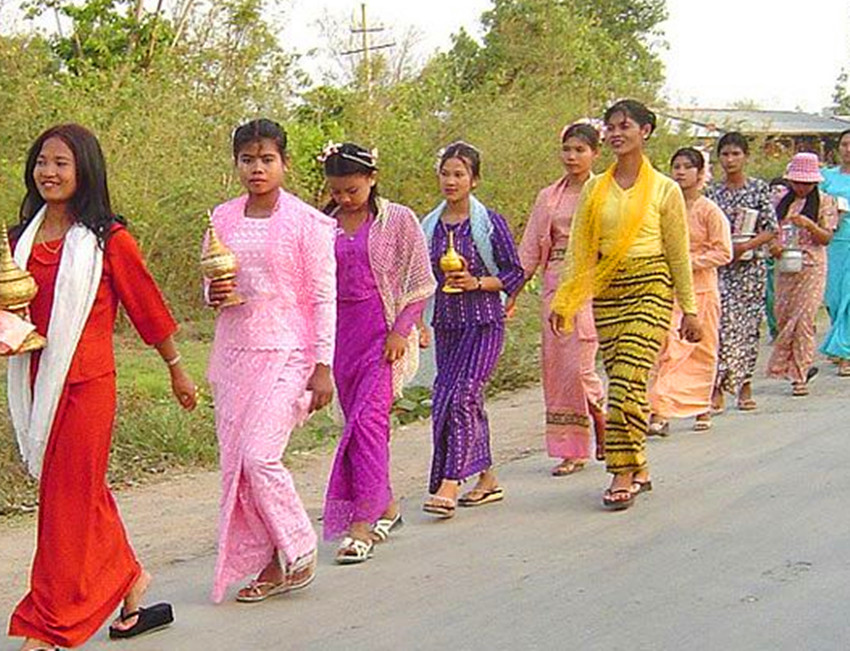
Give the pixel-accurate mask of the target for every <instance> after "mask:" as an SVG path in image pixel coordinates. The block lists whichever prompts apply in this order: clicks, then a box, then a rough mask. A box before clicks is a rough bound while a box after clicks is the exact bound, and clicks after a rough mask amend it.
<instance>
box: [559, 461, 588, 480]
mask: <svg viewBox="0 0 850 651" xmlns="http://www.w3.org/2000/svg"><path fill="white" fill-rule="evenodd" d="M585 463H586V462H585V461H576V460H575V459H564V460H563V461H562V462H561V463H559V464H558V465H557V466H555V467H554V468H552V476H553V477H566V476H567V475H574V474H575V473H577V472H581V471H582V470H584V466H585Z"/></svg>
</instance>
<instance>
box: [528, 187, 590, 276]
mask: <svg viewBox="0 0 850 651" xmlns="http://www.w3.org/2000/svg"><path fill="white" fill-rule="evenodd" d="M569 187H570V186H569V183H568V177H567V176H564V177H562V178H561V179H560V180H558V181H557V182H556V183H553V184H552V185H550V186H548V187H546V188H543V189H542V190H541V191H540V193H539V194H538V195H537V201H535V202H534V207H533V208H532V209H531V216H530V217H529V219H528V224H526V226H525V232H524V233H523V236H522V242H520V245H519V248H518V252H519V259H520V262H522V268H523V269H524V270H525V277H526V278H531V276H533V275H534V273H535V272H536V271H537V268H538V267H540V266H542V267H543V268H544V269H545V268H546V265H547V263H548V261H549V254H550V253H551V251H552V218H553V216H554V215H556V214H558V212H559V211H565V212H569V213H570V215H572V212H573V211H574V209H575V206H576V202H577V200H578V196H579V195H578V194H576V195H575V196H574V197H572V196H568V195H567V189H568V188H569ZM568 204H569V205H568Z"/></svg>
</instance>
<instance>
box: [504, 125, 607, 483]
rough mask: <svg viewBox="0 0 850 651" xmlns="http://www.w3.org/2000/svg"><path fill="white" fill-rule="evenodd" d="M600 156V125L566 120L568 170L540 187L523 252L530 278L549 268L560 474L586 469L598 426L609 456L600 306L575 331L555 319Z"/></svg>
mask: <svg viewBox="0 0 850 651" xmlns="http://www.w3.org/2000/svg"><path fill="white" fill-rule="evenodd" d="M598 157H599V131H598V129H597V127H595V126H593V125H592V124H590V123H587V122H577V123H575V124H571V125H569V126H567V127H566V128H564V130H563V132H562V134H561V161H562V162H563V164H564V167H565V168H566V174H565V175H564V176H563V177H562V178H561V179H560V180H559V181H558V182H557V183H554V184H553V185H550V186H549V187H547V188H544V189H543V190H541V192H540V194H539V195H538V196H537V201H536V202H535V204H534V208H533V210H532V211H531V217H530V218H529V220H528V224H527V225H526V228H525V234H524V235H523V238H522V242H521V243H520V245H519V258H520V260H521V261H522V266H523V269H524V270H525V277H526V279H530V278H531V277H532V276H534V274H535V273H536V272H537V269H538V268H541V269H542V270H543V305H542V323H543V328H542V336H543V345H542V348H541V353H542V355H541V357H542V359H541V365H542V368H543V396H544V399H545V402H546V448H547V450H548V452H549V456H550V457H552V458H555V459H560V460H561V462H560V463H559V464H558V465H556V466H555V467H554V468H553V469H552V474H553V475H555V476H556V477H560V476H564V475H570V474H572V473H574V472H577V471H579V470H582V469H583V468H584V466H585V464H586V463H587V461H588V459H589V458H590V439H591V432H593V431H594V430H595V432H596V441H597V446H596V457H597V458H599V459H601V458H604V445H603V444H602V442H603V441H604V436H605V432H604V429H605V416H604V415H603V411H602V408H603V403H604V400H605V387H604V386H603V384H602V380H601V379H600V378H599V375H598V374H597V372H596V352H597V350H598V348H599V342H598V340H597V337H596V326H595V325H594V323H593V306H592V304H591V302H590V301H588V302H587V305H585V307H584V309H582V310H581V311H580V312H579V313H578V314H577V315H576V316H575V326H574V328H573V331H572V332H571V333H570V334H569V335H560V336H559V335H556V334H555V333H554V332H552V329H551V328H550V327H549V312H550V303H551V302H552V297H553V296H554V295H555V291H556V290H557V289H558V284H559V282H560V280H561V275H562V273H563V269H564V257H565V254H566V251H567V247H568V245H569V241H570V224H571V222H572V216H573V213H574V212H575V209H576V205H577V203H578V198H579V195H580V194H581V190H582V188H583V187H584V183H585V181H587V179H589V178H590V176H591V168H592V166H593V162H594V161H595V160H596V159H597V158H598Z"/></svg>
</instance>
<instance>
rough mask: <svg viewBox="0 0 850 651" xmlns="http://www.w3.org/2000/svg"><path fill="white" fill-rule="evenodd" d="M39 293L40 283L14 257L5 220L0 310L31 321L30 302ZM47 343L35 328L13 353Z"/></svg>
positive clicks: (0, 254)
mask: <svg viewBox="0 0 850 651" xmlns="http://www.w3.org/2000/svg"><path fill="white" fill-rule="evenodd" d="M37 293H38V285H37V284H36V282H35V279H34V278H33V277H32V274H31V273H30V272H29V271H25V270H23V269H21V268H20V267H19V266H18V265H17V263H16V262H15V258H13V257H12V247H11V246H10V245H9V231H8V230H7V228H6V222H5V221H4V222H3V224H2V229H0V310H4V311H6V312H11V313H12V314H14V315H15V316H17V317H19V318H21V319H23V320H24V321H29V320H30V303H31V302H32V299H33V298H35V295H36V294H37ZM46 345H47V339H45V338H44V337H42V336H41V335H40V334H38V333H37V332H36V331H35V330H33V331H32V332H31V333H29V334H28V335H27V338H26V339H24V342H23V343H22V344H21V345H20V347H19V348H18V349H17V350H16V351H15V352H14V353H12V354H13V355H19V354H21V353H29V352H32V351H34V350H41V349H42V348H44V347H45V346H46Z"/></svg>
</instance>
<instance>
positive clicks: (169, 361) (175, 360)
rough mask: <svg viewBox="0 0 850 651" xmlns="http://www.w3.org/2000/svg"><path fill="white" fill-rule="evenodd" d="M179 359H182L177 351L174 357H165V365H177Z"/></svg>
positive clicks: (169, 366)
mask: <svg viewBox="0 0 850 651" xmlns="http://www.w3.org/2000/svg"><path fill="white" fill-rule="evenodd" d="M181 359H183V355H181V354H180V353H177V355H176V356H175V357H172V358H171V359H166V360H165V365H166V366H167V367H168V368H171V367H173V366H177V365H178V364H179V363H180V360H181Z"/></svg>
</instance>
